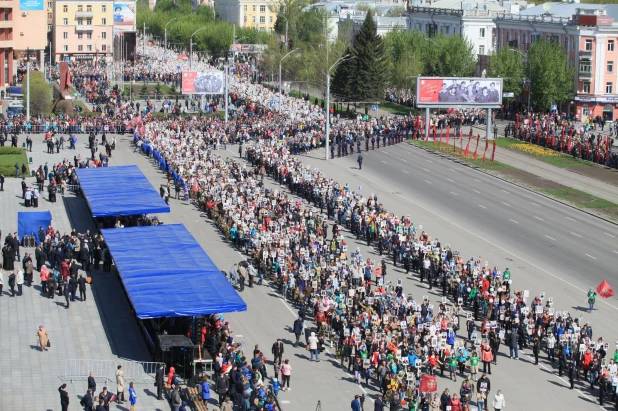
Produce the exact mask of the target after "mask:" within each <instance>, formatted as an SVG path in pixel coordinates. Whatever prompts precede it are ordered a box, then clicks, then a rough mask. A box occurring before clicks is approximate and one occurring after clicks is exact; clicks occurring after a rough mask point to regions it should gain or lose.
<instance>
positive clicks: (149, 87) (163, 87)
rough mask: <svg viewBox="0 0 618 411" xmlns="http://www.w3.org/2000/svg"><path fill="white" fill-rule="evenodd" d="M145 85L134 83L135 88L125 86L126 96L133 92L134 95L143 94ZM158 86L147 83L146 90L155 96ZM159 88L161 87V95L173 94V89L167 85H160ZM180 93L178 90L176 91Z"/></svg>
mask: <svg viewBox="0 0 618 411" xmlns="http://www.w3.org/2000/svg"><path fill="white" fill-rule="evenodd" d="M143 85H144V83H133V87H130V86H128V85H126V84H125V86H124V95H125V96H128V95H129V94H130V92H131V91H133V94H142V87H143ZM156 86H157V84H156V83H146V89H147V90H148V92H147V93H148V94H149V95H150V94H152V95H154V93H155V87H156ZM159 86H160V87H161V94H164V95H168V94H173V93H172V88H171V87H170V86H168V85H167V84H161V83H159ZM176 91H178V90H176Z"/></svg>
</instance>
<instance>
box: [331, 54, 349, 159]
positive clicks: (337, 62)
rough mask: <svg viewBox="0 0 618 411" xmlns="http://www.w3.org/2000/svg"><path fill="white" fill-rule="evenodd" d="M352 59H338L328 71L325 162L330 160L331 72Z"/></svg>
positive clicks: (346, 56)
mask: <svg viewBox="0 0 618 411" xmlns="http://www.w3.org/2000/svg"><path fill="white" fill-rule="evenodd" d="M351 58H353V57H351V56H350V55H349V54H346V55H345V56H343V57H339V59H337V61H335V64H333V65H332V66H330V68H329V69H328V70H327V71H326V127H325V133H326V136H325V138H326V153H325V155H324V160H328V146H329V143H330V142H329V139H330V72H331V71H332V70H333V69H334V68H335V67H337V65H338V64H340V63H342V62H344V61H347V60H350V59H351Z"/></svg>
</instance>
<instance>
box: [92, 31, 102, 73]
mask: <svg viewBox="0 0 618 411" xmlns="http://www.w3.org/2000/svg"><path fill="white" fill-rule="evenodd" d="M100 39H101V36H98V37H97V39H96V40H95V41H94V64H95V66H96V65H97V63H98V62H99V48H98V47H97V43H98V42H99V40H100Z"/></svg>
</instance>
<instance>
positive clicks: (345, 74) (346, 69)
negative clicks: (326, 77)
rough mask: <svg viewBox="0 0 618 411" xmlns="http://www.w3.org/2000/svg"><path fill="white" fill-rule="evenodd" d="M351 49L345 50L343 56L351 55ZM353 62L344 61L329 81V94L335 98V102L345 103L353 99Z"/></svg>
mask: <svg viewBox="0 0 618 411" xmlns="http://www.w3.org/2000/svg"><path fill="white" fill-rule="evenodd" d="M352 54H353V51H352V49H351V48H349V47H348V48H346V50H345V55H350V56H351V55H352ZM354 63H355V62H354V60H345V61H343V62H341V63H340V64H339V66H338V67H337V70H336V71H335V75H334V76H332V79H331V87H330V92H331V93H332V94H333V95H334V96H335V100H340V101H345V100H348V101H350V100H353V99H354V97H353V96H354V91H353V88H352V81H350V80H351V79H352V78H354V69H355V64H354Z"/></svg>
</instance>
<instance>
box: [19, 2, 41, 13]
mask: <svg viewBox="0 0 618 411" xmlns="http://www.w3.org/2000/svg"><path fill="white" fill-rule="evenodd" d="M43 3H44V2H43V0H19V9H20V10H21V11H30V10H32V11H35V10H44V8H43V7H44V4H43Z"/></svg>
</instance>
